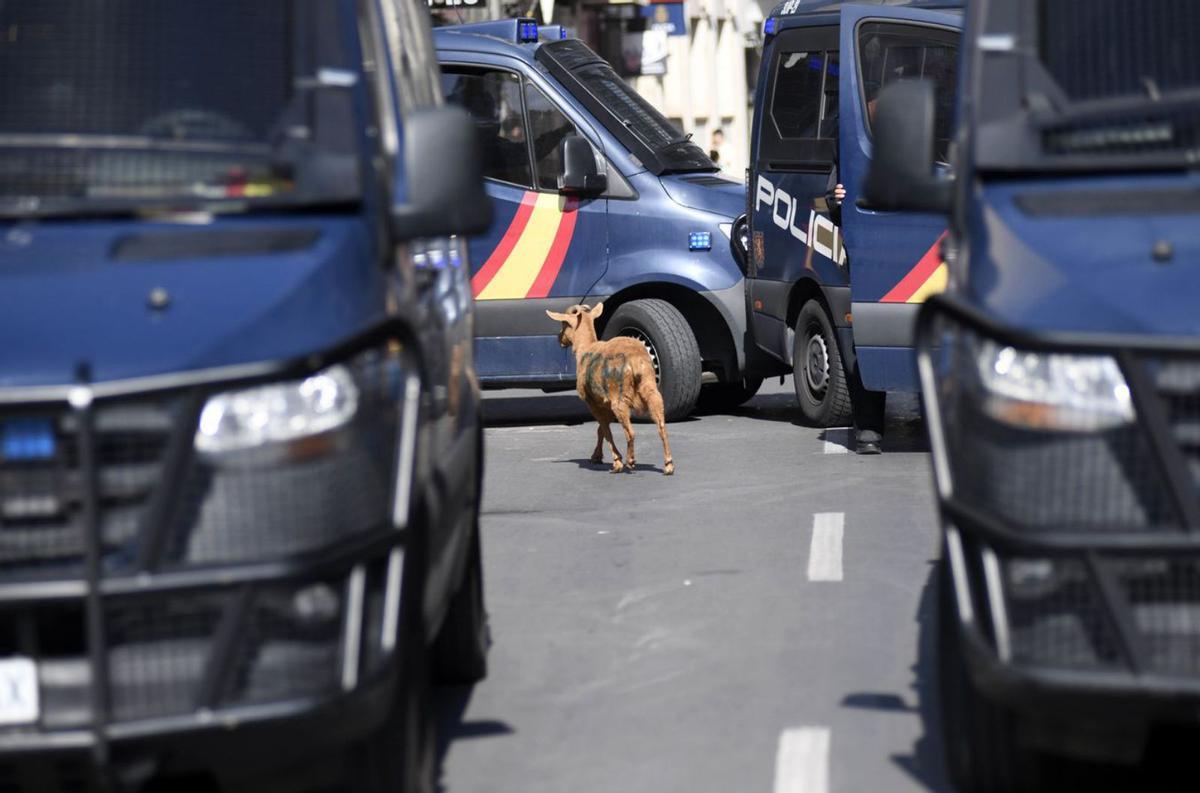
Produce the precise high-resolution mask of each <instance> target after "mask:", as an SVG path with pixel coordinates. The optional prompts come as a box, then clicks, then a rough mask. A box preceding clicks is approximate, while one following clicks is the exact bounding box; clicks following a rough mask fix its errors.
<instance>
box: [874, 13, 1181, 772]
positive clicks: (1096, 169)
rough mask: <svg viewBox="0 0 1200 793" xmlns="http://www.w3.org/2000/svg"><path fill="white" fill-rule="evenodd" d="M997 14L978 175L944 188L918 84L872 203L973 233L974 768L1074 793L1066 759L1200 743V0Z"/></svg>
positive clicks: (958, 259)
mask: <svg viewBox="0 0 1200 793" xmlns="http://www.w3.org/2000/svg"><path fill="white" fill-rule="evenodd" d="M969 15H970V18H969V20H968V26H967V30H968V31H969V33H968V35H967V36H966V37H965V40H966V41H967V42H969V45H968V51H967V53H966V57H965V58H964V69H965V71H964V74H963V79H962V81H961V85H962V90H961V91H960V107H961V111H960V120H961V123H960V125H959V128H958V134H957V137H956V147H955V149H956V151H955V154H954V156H953V157H952V163H953V170H952V174H953V180H951V179H948V178H946V177H945V176H944V175H939V174H937V173H936V171H937V168H936V166H935V160H936V159H937V155H936V154H935V152H936V148H937V139H938V137H939V132H938V130H937V124H936V122H935V120H934V119H935V118H936V107H937V105H938V100H937V90H936V88H935V86H933V85H931V84H929V83H902V84H900V85H897V86H895V87H894V88H893V89H891V91H890V92H889V94H887V95H885V96H883V97H882V98H881V99H880V101H879V105H878V109H877V118H876V125H877V140H876V146H875V161H874V168H873V170H872V172H871V174H870V177H869V178H868V183H867V189H866V203H867V205H868V206H869V207H871V208H872V211H879V212H889V211H912V210H919V211H933V212H938V213H941V214H943V215H944V216H949V222H950V233H949V238H948V245H947V248H946V252H947V254H948V255H947V262H948V267H949V281H950V288H949V290H948V291H947V292H946V294H944V295H943V296H940V297H938V298H934V299H931V300H930V301H929V303H928V304H927V305H926V307H925V309H924V310H923V312H922V315H921V319H920V324H919V331H918V360H919V364H920V374H921V380H922V386H923V389H922V393H923V394H924V402H925V411H926V415H927V417H928V428H929V437H930V442H931V447H932V452H933V460H934V472H935V479H936V486H937V491H936V492H937V497H938V503H939V507H940V513H941V520H942V527H943V530H944V540H945V542H944V552H943V563H942V565H941V572H942V575H941V580H940V585H941V610H940V618H941V619H940V630H939V636H938V644H939V648H940V649H939V667H940V680H941V688H942V696H941V699H942V705H943V711H944V719H943V723H944V728H945V734H946V741H947V755H948V759H949V761H950V769H951V772H952V775H953V777H954V780H955V782H956V783H957V784H958V786H959V788H960V789H962V790H969V791H977V790H978V791H1031V790H1062V789H1069V788H1072V787H1075V785H1074V784H1073V783H1072V782H1071V781H1070V778H1065V779H1057V780H1056V779H1055V774H1060V772H1061V771H1062V770H1063V769H1064V768H1068V769H1070V768H1072V766H1071V765H1070V764H1068V763H1063V762H1062V761H1061V759H1059V760H1058V761H1057V762H1048V759H1047V758H1049V757H1052V756H1054V755H1058V756H1059V758H1076V759H1085V760H1094V761H1100V762H1103V763H1106V764H1112V763H1135V762H1137V761H1139V760H1143V759H1145V758H1147V757H1153V756H1154V754H1155V752H1154V749H1155V746H1156V739H1158V738H1166V737H1169V736H1171V735H1172V733H1174V734H1175V736H1176V737H1177V738H1179V737H1182V738H1183V739H1184V741H1186V744H1181V745H1187V746H1189V747H1190V746H1194V742H1195V732H1194V730H1195V725H1196V714H1197V713H1198V712H1200V534H1198V532H1200V420H1198V419H1200V312H1198V311H1197V308H1196V307H1197V295H1200V61H1198V60H1197V59H1196V58H1195V34H1196V32H1197V31H1200V6H1197V4H1196V3H1194V2H1192V0H1162V1H1161V2H1155V3H1145V2H1140V1H1139V0H1103V1H1101V2H1097V0H978V1H977V2H973V3H972V5H971V10H970V12H969ZM1157 745H1158V746H1163V745H1164V744H1157ZM1190 751H1191V750H1190V749H1189V752H1190ZM1187 760H1188V761H1189V762H1190V754H1189V756H1188V758H1187ZM1078 770H1079V769H1078V767H1075V768H1074V771H1072V772H1071V773H1075V772H1077V771H1078ZM1143 772H1144V773H1153V772H1154V769H1152V768H1145V769H1143ZM1108 773H1111V772H1108ZM1060 775H1061V774H1060ZM1190 785H1191V783H1188V782H1186V781H1185V780H1184V779H1182V778H1179V777H1176V778H1174V779H1171V780H1169V781H1151V778H1148V777H1146V776H1143V777H1142V778H1141V781H1139V782H1137V783H1134V784H1133V787H1136V788H1139V789H1180V788H1186V787H1190Z"/></svg>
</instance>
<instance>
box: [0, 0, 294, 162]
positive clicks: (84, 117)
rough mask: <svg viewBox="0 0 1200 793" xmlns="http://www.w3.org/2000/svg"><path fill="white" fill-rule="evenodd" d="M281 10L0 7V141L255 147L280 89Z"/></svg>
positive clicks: (132, 1) (202, 5) (262, 1)
mask: <svg viewBox="0 0 1200 793" xmlns="http://www.w3.org/2000/svg"><path fill="white" fill-rule="evenodd" d="M291 5H292V3H291V0H255V2H253V3H230V2H196V1H195V0H182V1H181V0H173V2H167V3H164V2H161V0H97V1H92V0H89V1H87V2H84V1H83V0H37V2H33V3H31V2H19V1H14V0H8V1H7V2H4V3H0V30H4V31H5V35H4V36H3V37H0V134H4V133H7V134H28V133H32V134H39V133H76V134H89V135H146V136H150V137H157V138H167V139H178V138H181V137H183V138H188V139H204V140H261V139H263V138H264V137H265V135H266V134H267V130H268V129H269V127H270V125H271V124H272V122H273V121H274V120H275V118H276V117H277V116H278V115H279V113H280V111H281V110H282V107H283V105H284V103H285V102H286V101H287V97H288V95H289V93H290V91H291V77H292V75H291V63H290V58H291V52H290V50H291V39H290V36H289V35H288V30H287V26H288V24H289V16H290V12H291ZM247 78H252V79H247Z"/></svg>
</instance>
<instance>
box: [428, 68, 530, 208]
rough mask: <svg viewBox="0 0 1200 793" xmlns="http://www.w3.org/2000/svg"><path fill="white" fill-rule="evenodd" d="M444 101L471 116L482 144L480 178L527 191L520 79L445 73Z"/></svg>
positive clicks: (494, 74)
mask: <svg viewBox="0 0 1200 793" xmlns="http://www.w3.org/2000/svg"><path fill="white" fill-rule="evenodd" d="M442 90H443V91H444V92H445V94H446V101H448V102H450V103H452V104H455V105H458V106H459V107H462V108H463V109H464V110H466V111H467V112H468V113H470V114H471V118H473V119H474V120H475V125H476V126H477V127H478V129H479V137H480V140H481V141H482V143H483V175H484V176H486V177H487V178H489V179H496V180H498V181H501V182H509V183H510V184H515V185H520V186H522V187H531V186H532V185H533V174H532V169H531V167H530V164H529V144H528V142H527V140H526V137H525V132H526V130H525V114H524V111H523V110H522V106H521V78H520V77H518V76H517V75H515V74H513V73H511V72H502V71H483V70H480V71H465V70H464V71H446V72H444V73H443V74H442Z"/></svg>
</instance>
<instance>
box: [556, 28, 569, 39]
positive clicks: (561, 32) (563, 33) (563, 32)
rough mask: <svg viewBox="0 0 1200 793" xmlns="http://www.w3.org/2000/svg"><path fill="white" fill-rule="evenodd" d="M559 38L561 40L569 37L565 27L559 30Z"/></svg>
mask: <svg viewBox="0 0 1200 793" xmlns="http://www.w3.org/2000/svg"><path fill="white" fill-rule="evenodd" d="M558 37H559V38H560V39H565V38H566V37H567V29H566V28H564V27H560V28H559V29H558Z"/></svg>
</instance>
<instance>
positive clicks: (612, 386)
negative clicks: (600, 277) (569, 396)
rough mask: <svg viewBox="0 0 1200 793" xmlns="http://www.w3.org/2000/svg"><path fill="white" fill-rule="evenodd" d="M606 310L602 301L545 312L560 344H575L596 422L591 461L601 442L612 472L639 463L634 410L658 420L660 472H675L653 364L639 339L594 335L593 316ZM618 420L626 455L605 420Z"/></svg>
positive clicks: (600, 453) (600, 454)
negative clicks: (607, 450) (558, 327)
mask: <svg viewBox="0 0 1200 793" xmlns="http://www.w3.org/2000/svg"><path fill="white" fill-rule="evenodd" d="M603 311H604V304H603V303H597V304H596V307H595V308H588V307H587V306H571V307H570V308H568V309H567V311H566V313H565V314H559V313H558V312H557V311H547V312H546V315H547V316H548V317H550V319H553V320H557V321H559V322H561V323H562V330H561V331H560V332H559V334H558V343H559V344H561V345H562V346H563V347H574V349H575V387H576V389H577V390H578V391H579V396H580V398H581V399H583V401H584V403H586V404H587V406H588V410H590V411H591V412H592V415H593V416H594V417H595V418H596V421H597V422H599V426H597V427H596V450H595V451H594V452H592V462H594V463H600V462H604V441H605V440H607V441H608V445H609V446H611V447H612V454H613V464H612V472H613V473H614V474H615V473H619V472H621V471H623V470H624V469H625V468H626V467H628V468H629V470H630V471H632V470H634V468H635V467H636V465H637V462H636V458H635V455H634V451H633V423H632V422H631V421H630V416H631V414H632V413H637V414H639V415H643V416H644V415H649V416H650V418H651V419H653V420H654V423H655V424H657V425H658V436H659V437H660V438H662V444H663V473H664V474H666V475H667V476H670V475H671V474H673V473H675V461H674V460H672V459H671V444H670V443H668V442H667V424H666V418H665V417H664V414H663V401H662V395H661V394H660V393H658V384H657V383H656V382H655V380H654V364H653V363H652V362H651V361H650V354H649V353H648V352H647V351H646V348H645V346H643V345H642V343H641V342H640V341H638V340H637V339H631V338H629V337H627V336H620V337H618V338H615V339H610V340H609V341H599V340H597V338H596V317H598V316H600V314H601V312H603ZM613 421H619V422H621V427H623V428H624V430H625V443H626V447H627V448H626V459H625V462H622V461H621V453H620V452H619V451H617V444H616V443H615V442H614V441H613V436H612V430H611V429H609V424H611V423H612V422H613Z"/></svg>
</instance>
